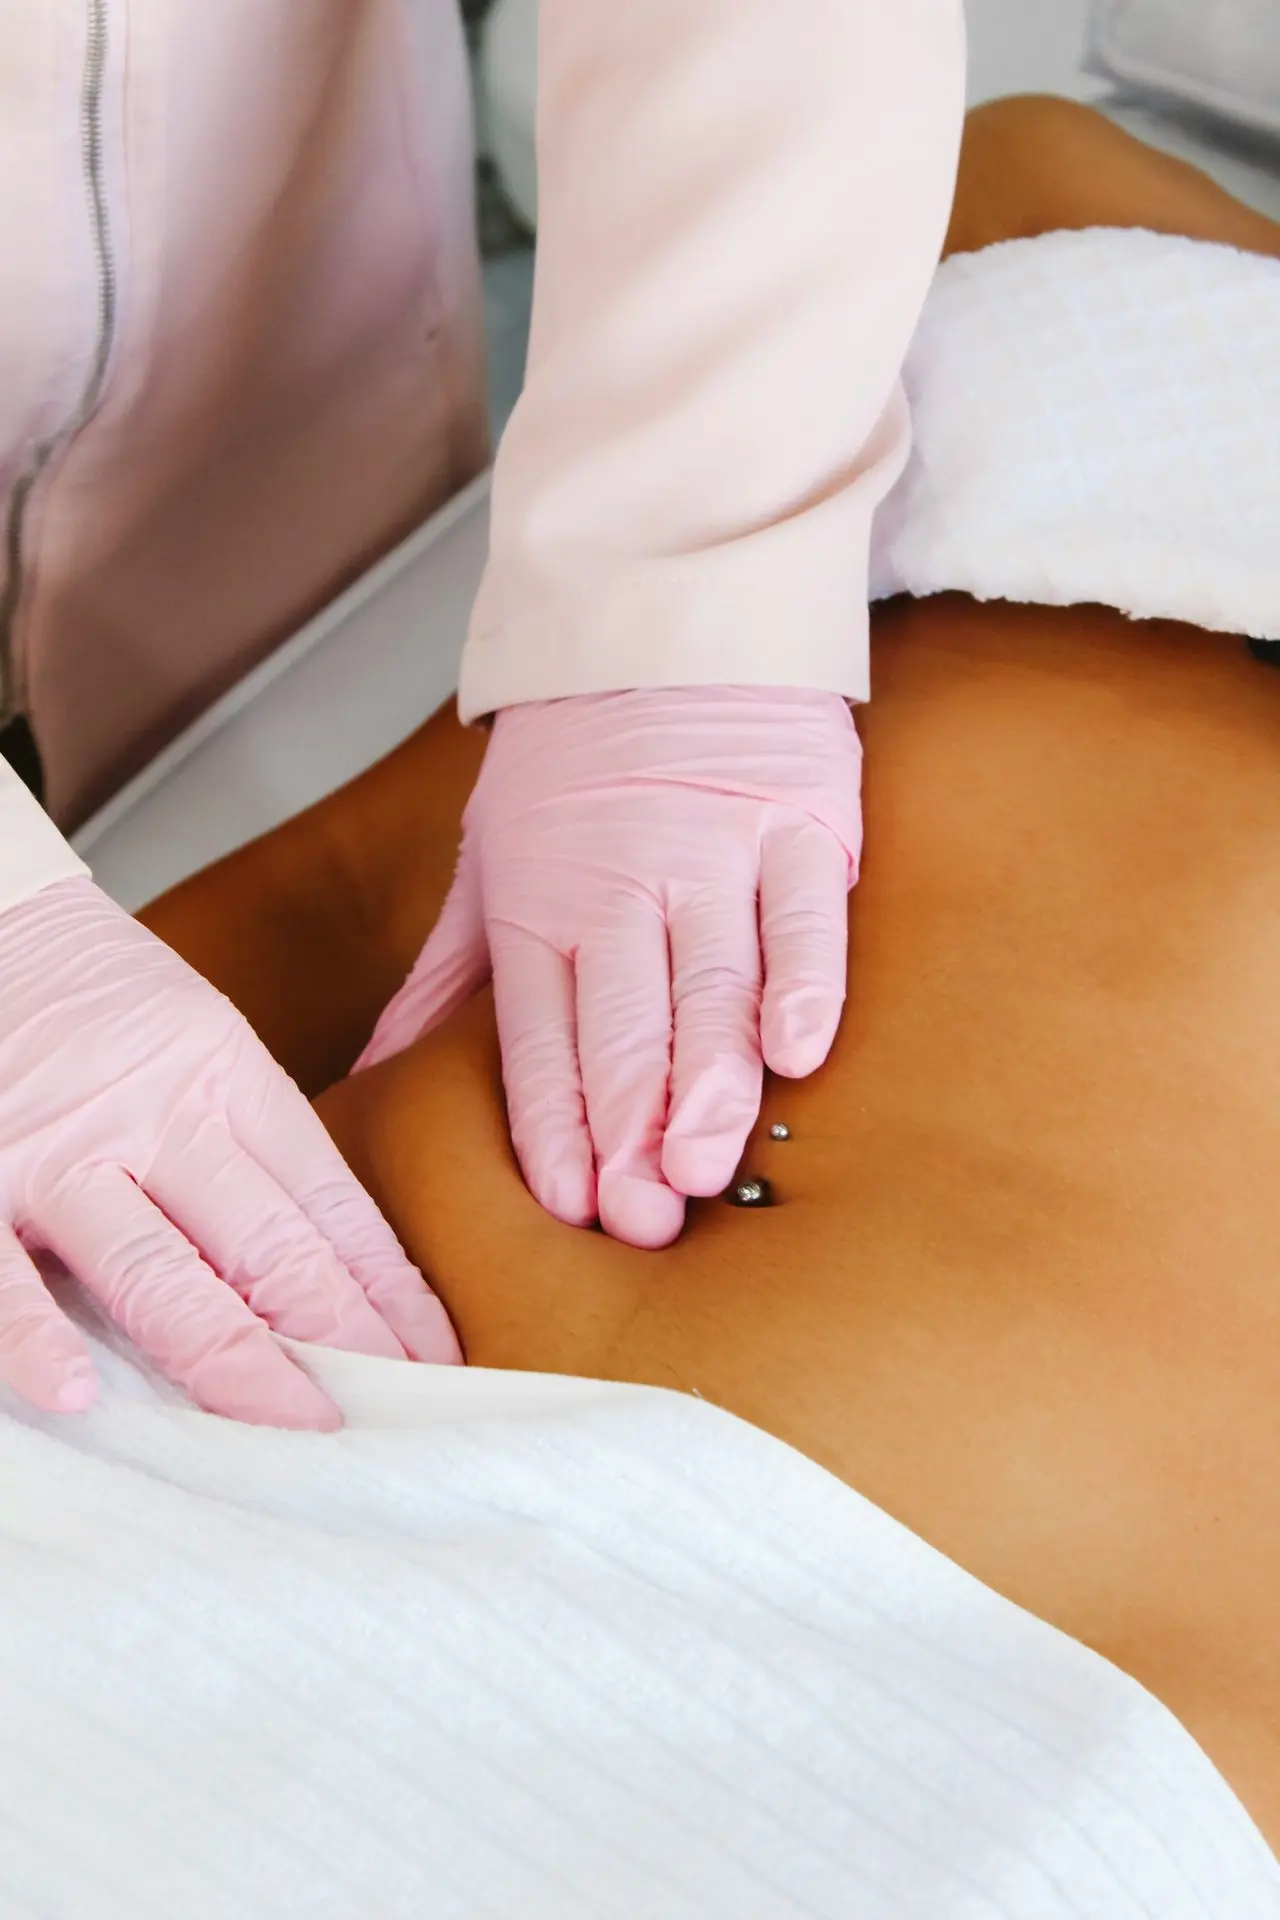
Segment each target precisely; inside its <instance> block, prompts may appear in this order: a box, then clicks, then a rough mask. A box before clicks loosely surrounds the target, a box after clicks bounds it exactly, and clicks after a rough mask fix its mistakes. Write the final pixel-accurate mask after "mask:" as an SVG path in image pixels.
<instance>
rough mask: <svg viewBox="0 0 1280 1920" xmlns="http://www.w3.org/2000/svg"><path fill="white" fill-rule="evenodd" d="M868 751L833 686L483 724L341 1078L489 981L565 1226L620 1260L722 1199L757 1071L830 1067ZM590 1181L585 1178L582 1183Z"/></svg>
mask: <svg viewBox="0 0 1280 1920" xmlns="http://www.w3.org/2000/svg"><path fill="white" fill-rule="evenodd" d="M861 766H862V756H861V749H860V746H859V743H858V736H857V734H856V732H855V730H854V725H853V719H852V716H851V714H850V712H849V709H848V707H847V705H846V703H845V702H844V701H843V700H842V699H841V698H839V696H837V695H835V694H827V693H809V692H805V691H798V690H794V689H792V690H783V691H779V690H774V689H756V688H693V689H689V688H683V689H678V690H670V691H656V692H636V693H615V694H599V695H583V696H580V697H576V698H572V699H566V700H553V701H542V702H538V703H534V704H531V705H528V706H520V707H511V708H508V709H506V710H504V711H503V712H502V713H500V714H499V715H498V716H497V719H496V721H495V723H494V731H493V738H492V740H491V742H490V744H489V749H488V753H487V754H486V756H485V761H484V765H483V767H482V769H481V772H480V778H479V780H478V782H477V784H476V789H475V792H474V794H473V796H472V798H471V801H470V804H469V805H468V808H467V812H466V816H465V820H464V826H463V843H462V852H461V856H460V859H459V865H458V874H457V879H456V880H455V882H454V886H453V890H452V892H451V893H450V895H449V898H448V901H447V902H446V904H445V907H444V911H443V913H442V914H441V917H440V921H439V923H438V925H437V926H436V928H435V930H434V932H433V933H432V934H431V936H430V938H429V939H428V941H427V943H426V945H425V947H424V948H423V950H422V954H421V956H420V958H419V960H418V963H417V965H416V966H415V967H414V969H413V972H412V973H411V974H410V976H409V979H408V981H407V982H406V984H405V986H404V987H403V988H402V989H401V991H400V992H399V994H397V996H396V997H395V999H394V1000H392V1001H391V1003H390V1005H389V1006H388V1007H387V1008H386V1010H385V1012H384V1013H383V1015H382V1018H381V1020H380V1021H379V1022H378V1026H377V1030H376V1032H375V1033H374V1036H373V1039H372V1040H371V1041H370V1043H369V1046H368V1047H367V1048H366V1049H365V1052H364V1053H363V1055H362V1056H361V1058H360V1060H359V1061H358V1062H357V1069H358V1068H359V1067H363V1066H370V1065H372V1064H373V1062H374V1061H376V1060H381V1059H384V1058H386V1057H387V1056H388V1055H390V1054H393V1053H398V1052H399V1051H400V1050H401V1049H402V1048H403V1047H406V1046H407V1045H408V1044H409V1043H410V1041H411V1040H413V1039H415V1038H416V1037H417V1035H418V1034H419V1033H421V1032H423V1031H424V1030H425V1029H426V1028H428V1027H430V1026H432V1025H434V1024H436V1023H437V1022H438V1021H440V1020H442V1019H443V1018H444V1017H445V1016H446V1014H448V1013H449V1012H451V1011H452V1009H453V1008H454V1007H455V1006H457V1005H458V1003H459V1002H460V1001H461V1000H462V999H464V998H465V997H466V996H467V995H468V994H469V993H471V992H473V991H474V990H475V988H476V987H477V986H478V985H480V984H481V983H482V982H483V981H484V979H485V978H486V977H487V976H488V974H489V972H490V968H492V974H493V987H494V997H495V1002H496V1006H497V1016H498V1031H499V1036H500V1039H501V1044H502V1058H503V1072H504V1078H505V1081H506V1089H507V1106H508V1111H509V1115H510V1121H511V1134H512V1139H513V1141H514V1143H515V1148H516V1152H517V1154H518V1156H519V1159H520V1165H521V1167H522V1168H523V1170H524V1175H525V1179H526V1180H527V1181H528V1184H529V1186H530V1188H531V1189H532V1191H533V1193H534V1194H535V1195H536V1197H537V1198H538V1199H539V1200H540V1201H541V1202H542V1204H543V1205H544V1206H545V1207H546V1208H548V1210H549V1211H550V1212H552V1213H554V1214H556V1215H557V1216H558V1217H559V1218H560V1219H562V1220H566V1221H569V1222H572V1223H576V1224H584V1225H585V1224H586V1223H588V1222H589V1221H591V1220H593V1219H595V1218H596V1217H597V1215H598V1217H599V1219H600V1222H601V1224H602V1225H603V1226H604V1227H605V1228H606V1230H607V1231H608V1232H610V1233H612V1234H614V1235H616V1236H617V1237H618V1238H619V1239H622V1240H629V1241H631V1242H632V1243H633V1244H634V1245H636V1246H645V1247H659V1246H665V1245H666V1244H667V1243H668V1242H669V1241H670V1240H673V1239H674V1238H675V1236H676V1235H677V1234H678V1233H679V1231H680V1227H681V1224H682V1222H683V1219H684V1205H685V1196H686V1195H695V1194H696V1195H711V1194H716V1193H720V1192H722V1191H723V1189H724V1188H725V1187H726V1186H727V1185H728V1184H729V1182H730V1181H731V1180H732V1178H733V1175H734V1171H735V1169H736V1167H737V1164H738V1161H739V1159H740V1157H741V1154H742V1151H743V1148H744V1146H745V1144H746V1139H747V1135H748V1133H749V1132H750V1130H751V1128H752V1126H753V1125H754V1123H755V1120H756V1118H757V1116H758V1113H759V1110H760V1094H761V1081H762V1062H761V1056H762V1054H763V1061H764V1064H766V1065H768V1066H769V1068H770V1069H771V1070H772V1071H773V1072H774V1073H780V1074H787V1075H790V1076H792V1077H795V1078H799V1077H802V1076H803V1075H805V1074H809V1073H812V1072H813V1070H814V1069H815V1068H816V1067H818V1066H820V1065H821V1063H822V1061H823V1060H824V1059H825V1058H826V1056H827V1053H828V1050H829V1049H830V1046H831V1042H832V1040H833V1039H834V1037H835V1032H836V1028H837V1026H838V1024H839V1020H840V1012H841V1008H842V1006H843V1004H844V993H845V959H846V945H847V918H846V915H847V909H846V897H847V894H848V890H849V888H850V887H851V886H852V884H853V882H854V880H855V879H856V877H857V866H858V856H859V852H860V848H861V837H862V836H861V819H862V816H861V805H860V790H861ZM597 1170H598V1171H597Z"/></svg>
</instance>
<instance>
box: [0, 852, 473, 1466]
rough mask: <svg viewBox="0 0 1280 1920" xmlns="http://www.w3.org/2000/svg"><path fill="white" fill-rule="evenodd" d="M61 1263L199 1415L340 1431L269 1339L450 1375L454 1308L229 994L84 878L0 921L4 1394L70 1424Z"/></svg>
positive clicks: (73, 1397)
mask: <svg viewBox="0 0 1280 1920" xmlns="http://www.w3.org/2000/svg"><path fill="white" fill-rule="evenodd" d="M27 1249H32V1250H35V1249H48V1250H49V1251H50V1252H52V1253H54V1254H56V1255H57V1257H58V1258H59V1259H60V1260H61V1261H62V1262H63V1264H64V1265H65V1266H66V1267H67V1268H68V1269H69V1270H70V1272H71V1273H73V1274H74V1275H75V1276H76V1277H77V1278H78V1279H79V1280H80V1281H81V1282H82V1283H83V1285H84V1286H85V1287H87V1288H88V1290H89V1291H90V1292H91V1293H92V1294H93V1295H94V1296H95V1297H96V1298H97V1299H98V1301H100V1302H101V1304H102V1305H103V1306H104V1307H105V1308H106V1310H107V1311H108V1312H109V1313H110V1315H111V1317H112V1318H113V1319H114V1320H115V1321H116V1322H117V1323H118V1324H119V1325H120V1327H121V1328H122V1329H123V1330H124V1332H125V1333H126V1334H127V1335H128V1337H129V1338H130V1339H131V1340H132V1341H133V1342H134V1343H135V1345H137V1346H139V1347H141V1348H142V1349H143V1351H144V1352H146V1353H147V1354H148V1355H150V1357H151V1359H152V1360H153V1361H155V1362H156V1364H157V1365H158V1366H159V1367H160V1368H161V1370H162V1371H163V1372H164V1373H165V1374H167V1375H168V1377H169V1378H170V1379H171V1380H174V1381H176V1382H177V1383H178V1384H179V1385H180V1386H182V1387H184V1388H185V1389H186V1390H187V1391H188V1392H189V1393H190V1394H191V1396H192V1398H193V1399H194V1400H196V1401H197V1402H198V1404H199V1405H200V1406H202V1407H206V1408H208V1409H209V1410H210V1411H212V1412H215V1413H222V1414H228V1415H231V1416H232V1417H234V1418H236V1419H240V1420H250V1421H255V1422H259V1423H261V1424H265V1425H273V1426H282V1427H318V1428H328V1429H332V1428H334V1427H338V1426H341V1424H342V1421H341V1416H340V1415H339V1413H338V1410H337V1408H336V1407H335V1406H334V1405H333V1402H332V1401H331V1400H330V1399H329V1398H328V1396H327V1395H326V1394H324V1393H322V1392H321V1391H320V1389H319V1388H318V1387H316V1386H314V1385H313V1384H312V1382H311V1381H310V1380H309V1379H308V1378H307V1377H306V1375H305V1374H304V1373H303V1372H302V1371H301V1370H300V1369H299V1368H298V1367H296V1366H294V1364H293V1363H292V1361H290V1360H289V1359H288V1358H287V1357H286V1355H285V1354H284V1352H283V1351H282V1349H281V1348H280V1347H279V1346H278V1345H277V1343H276V1341H275V1340H274V1339H273V1337H272V1334H271V1332H270V1331H269V1329H274V1330H275V1331H276V1332H278V1333H281V1334H287V1335H290V1336H292V1337H293V1338H295V1339H298V1340H308V1341H314V1342H317V1343H319V1344H320V1345H322V1346H333V1347H346V1348H349V1349H351V1350H353V1351H356V1352H360V1353H373V1354H385V1355H388V1356H395V1357H400V1358H403V1357H404V1356H405V1355H406V1354H407V1355H409V1356H411V1357H412V1358H414V1359H417V1360H436V1361H456V1360H458V1359H459V1357H460V1356H459V1351H458V1343H457V1340H456V1339H455V1337H454V1333H453V1329H452V1327H451V1326H450V1324H449V1321H448V1318H447V1316H446V1314H445V1311H444V1308H443V1307H442V1306H441V1304H440V1302H439V1301H438V1300H437V1299H436V1297H435V1296H434V1294H432V1293H431V1292H430V1291H429V1290H428V1289H427V1287H426V1286H425V1285H424V1284H423V1282H422V1279H421V1278H420V1276H419V1275H418V1273H417V1272H416V1271H415V1270H414V1268H412V1267H411V1266H410V1265H409V1263H408V1261H407V1260H406V1259H405V1257H404V1254H403V1253H402V1252H401V1250H400V1247H399V1245H398V1243H397V1241H396V1239H395V1237H394V1235H393V1234H392V1232H391V1230H390V1228H389V1227H388V1226H387V1225H386V1224H385V1222H384V1221H383V1219H382V1216H381V1214H380V1213H379V1212H378V1210H377V1208H376V1207H375V1206H374V1204H373V1202H372V1200H370V1198H369V1197H368V1195H367V1194H366V1193H365V1192H364V1191H363V1189H362V1188H361V1187H360V1186H359V1185H358V1184H357V1182H356V1181H355V1179H354V1178H353V1176H352V1175H351V1173H350V1172H349V1171H348V1169H347V1167H346V1165H345V1163H344V1162H343V1160H342V1158H341V1156H340V1155H339V1153H338V1151H337V1149H336V1147H334V1145H333V1143H332V1142H331V1141H330V1139H329V1136H328V1135H327V1134H326V1132H325V1130H324V1128H323V1126H322V1125H321V1123H320V1121H319V1120H318V1118H317V1117H316V1115H315V1114H314V1113H313V1112H312V1110H311V1108H310V1107H309V1106H308V1104H307V1102H306V1101H305V1100H304V1098H303V1097H302V1095H301V1093H299V1091H298V1089H297V1088H296V1087H295V1086H294V1084H293V1082H292V1081H291V1080H289V1079H288V1077H287V1076H286V1075H285V1074H284V1073H283V1072H281V1070H280V1068H279V1067H277V1066H276V1064H275V1062H274V1061H273V1060H272V1059H271V1057H270V1055H269V1054H268V1053H267V1051H266V1048H265V1047H263V1046H262V1044H261V1043H260V1042H259V1041H258V1040H257V1038H256V1037H255V1036H254V1034H253V1033H252V1031H251V1030H250V1028H249V1026H248V1025H247V1024H246V1022H245V1021H244V1020H243V1019H242V1018H241V1017H240V1015H239V1014H238V1013H237V1012H236V1010H235V1008H234V1007H233V1006H232V1005H231V1003H230V1002H229V1001H228V1000H225V999H224V998H223V996H222V995H221V994H220V993H217V992H216V991H215V990H214V988H213V987H211V986H210V985H209V984H208V982H207V981H204V980H202V979H201V978H200V977H199V975H198V974H196V973H193V972H192V970H191V968H190V967H188V966H187V965H186V964H185V963H184V962H183V961H181V960H180V959H179V958H178V956H177V955H176V954H175V953H173V952H172V951H171V950H170V949H169V948H168V947H166V946H165V945H164V943H163V942H162V941H160V940H157V939H156V938H155V937H154V935H152V934H150V933H148V932H147V931H146V930H145V928H143V927H141V926H139V925H138V923H137V921H135V920H132V919H130V917H129V916H128V915H127V914H125V913H122V912H121V911H120V909H119V908H118V907H116V906H113V905H112V903H111V901H110V900H108V899H107V897H106V895H105V894H103V893H102V892H101V891H100V890H99V889H98V888H97V887H95V886H94V885H93V883H92V881H90V880H84V879H80V880H65V881H61V882H59V883H58V884H57V885H56V886H50V887H46V888H45V889H44V890H43V891H42V892H40V893H37V894H34V895H33V896H32V897H31V898H30V899H28V900H25V901H23V902H22V903H21V904H20V905H18V906H15V907H11V908H10V909H9V910H8V911H7V912H6V913H4V914H0V1380H4V1381H5V1382H7V1383H8V1385H9V1386H11V1387H13V1388H14V1389H15V1390H16V1391H17V1392H18V1393H20V1394H22V1395H23V1396H24V1397H25V1398H26V1399H28V1400H30V1401H32V1402H34V1404H35V1405H36V1406H38V1407H43V1408H46V1409H48V1410H50V1411H57V1412H74V1411H78V1410H80V1409H82V1408H84V1407H87V1406H88V1405H89V1403H90V1402H91V1401H92V1399H93V1397H94V1393H95V1386H96V1383H95V1379H94V1372H93V1366H92V1363H91V1361H90V1359H89V1355H88V1353H87V1351H86V1350H85V1346H84V1342H83V1341H82V1339H81V1337H80V1335H79V1333H78V1332H77V1331H76V1329H75V1328H74V1327H73V1326H72V1324H71V1322H70V1321H69V1320H68V1319H67V1318H66V1317H65V1315H63V1314H62V1313H60V1312H59V1310H58V1308H57V1307H56V1306H55V1304H54V1302H53V1300H52V1298H51V1297H50V1295H49V1293H48V1291H47V1290H46V1288H45V1286H44V1283H43V1281H42V1280H41V1277H40V1274H39V1273H38V1271H37V1269H36V1267H35V1265H34V1263H33V1262H32V1260H31V1259H30V1258H29V1256H28V1252H27Z"/></svg>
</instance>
